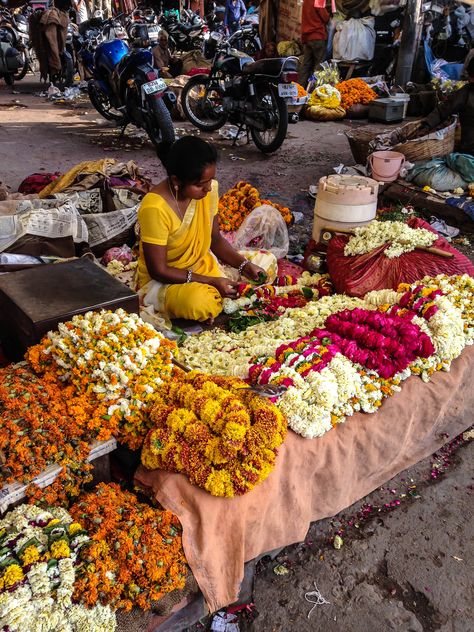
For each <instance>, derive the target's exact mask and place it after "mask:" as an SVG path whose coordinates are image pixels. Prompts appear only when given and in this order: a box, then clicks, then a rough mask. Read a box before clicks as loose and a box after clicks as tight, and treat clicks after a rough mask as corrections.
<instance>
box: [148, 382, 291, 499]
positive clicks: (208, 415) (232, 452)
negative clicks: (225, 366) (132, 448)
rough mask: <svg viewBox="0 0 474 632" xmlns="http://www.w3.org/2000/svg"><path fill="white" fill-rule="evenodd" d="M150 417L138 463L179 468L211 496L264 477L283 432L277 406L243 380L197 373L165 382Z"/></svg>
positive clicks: (241, 489) (233, 493) (237, 491)
mask: <svg viewBox="0 0 474 632" xmlns="http://www.w3.org/2000/svg"><path fill="white" fill-rule="evenodd" d="M151 418H152V420H153V422H154V424H155V428H154V429H153V430H151V431H150V433H149V434H148V436H147V438H146V441H145V445H144V447H143V450H142V463H143V465H144V466H145V467H146V468H148V469H157V468H160V469H165V470H170V471H174V472H183V473H185V474H186V475H187V476H188V478H189V480H190V482H191V483H192V484H194V485H198V486H199V487H202V488H203V489H205V490H207V491H208V492H209V493H211V494H212V495H213V496H226V497H232V496H236V495H241V494H245V493H246V492H248V491H250V490H251V489H253V488H254V487H255V485H258V484H259V483H260V482H262V481H263V480H265V479H266V478H267V476H268V475H269V474H270V472H271V471H272V469H273V467H274V464H275V459H276V455H277V449H278V447H279V446H280V445H281V444H282V442H283V440H284V438H285V436H286V420H285V418H284V417H283V415H282V414H281V413H280V411H279V410H278V409H277V408H276V407H275V406H274V405H273V404H272V403H270V402H268V401H267V400H265V399H262V398H260V397H258V396H256V395H254V394H253V393H252V392H250V391H249V390H248V388H247V385H246V384H245V383H244V382H242V381H241V380H237V379H232V378H217V377H210V376H208V375H204V374H200V373H197V372H191V373H189V374H183V375H182V377H181V380H180V381H176V382H173V383H169V384H167V385H164V386H163V387H162V388H161V389H160V394H159V396H158V397H157V400H156V403H155V406H154V407H153V410H152V413H151Z"/></svg>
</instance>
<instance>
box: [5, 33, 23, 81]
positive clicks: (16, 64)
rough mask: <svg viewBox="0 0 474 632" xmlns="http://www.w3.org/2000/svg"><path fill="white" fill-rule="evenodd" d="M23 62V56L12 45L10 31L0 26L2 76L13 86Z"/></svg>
mask: <svg viewBox="0 0 474 632" xmlns="http://www.w3.org/2000/svg"><path fill="white" fill-rule="evenodd" d="M22 63H23V58H22V55H21V53H20V51H18V50H17V49H16V48H14V47H13V46H12V45H11V41H10V33H9V32H8V31H7V30H6V29H4V28H2V27H0V78H1V79H4V80H5V83H6V84H7V85H9V86H12V85H13V83H14V81H15V78H16V76H17V75H18V73H19V71H20V69H21V67H22Z"/></svg>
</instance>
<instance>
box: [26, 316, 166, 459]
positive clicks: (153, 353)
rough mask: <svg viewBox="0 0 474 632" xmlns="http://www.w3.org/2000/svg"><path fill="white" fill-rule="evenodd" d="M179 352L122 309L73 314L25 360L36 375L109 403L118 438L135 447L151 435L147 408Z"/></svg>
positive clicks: (99, 401) (110, 415)
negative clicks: (70, 318) (148, 430)
mask: <svg viewBox="0 0 474 632" xmlns="http://www.w3.org/2000/svg"><path fill="white" fill-rule="evenodd" d="M175 350H176V343H174V342H171V341H169V340H167V339H166V338H164V337H163V336H162V335H161V334H159V333H158V332H157V331H156V330H155V329H154V328H153V327H152V326H151V325H148V324H147V323H145V322H143V321H142V320H141V319H140V318H139V317H138V316H137V315H136V314H128V313H127V312H125V311H124V310H122V309H118V310H117V311H115V312H106V311H101V312H88V313H87V314H84V315H80V316H74V318H73V319H72V320H71V321H69V322H67V323H62V324H60V325H59V331H58V332H49V333H48V334H47V336H45V337H44V338H43V340H42V341H41V343H40V344H39V345H36V346H35V347H32V348H31V349H29V351H28V353H27V359H28V361H29V362H30V364H31V365H32V366H33V368H34V369H35V370H36V371H37V372H38V373H45V374H50V375H52V376H54V377H55V378H57V379H59V380H62V381H64V382H67V383H70V384H72V385H73V386H74V390H75V392H76V393H77V394H79V395H85V396H88V397H90V398H91V399H92V401H95V402H97V403H98V404H99V403H103V404H106V405H107V415H108V416H109V417H113V418H114V419H115V420H116V421H117V426H118V437H119V438H120V439H122V440H123V441H124V442H125V443H127V445H128V446H129V447H130V448H132V449H137V448H139V447H140V446H141V444H142V442H143V438H144V436H145V434H146V431H147V428H146V427H145V426H144V423H145V421H146V410H147V407H148V406H149V404H150V402H151V400H152V399H153V393H154V390H155V388H156V387H157V386H158V385H160V384H161V383H162V382H163V381H164V380H167V379H169V377H170V376H171V372H172V354H173V353H174V352H175Z"/></svg>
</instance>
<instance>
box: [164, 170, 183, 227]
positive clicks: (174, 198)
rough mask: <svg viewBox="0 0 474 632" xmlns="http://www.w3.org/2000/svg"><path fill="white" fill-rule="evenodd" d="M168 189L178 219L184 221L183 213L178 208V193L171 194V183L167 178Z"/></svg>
mask: <svg viewBox="0 0 474 632" xmlns="http://www.w3.org/2000/svg"><path fill="white" fill-rule="evenodd" d="M168 188H169V190H170V193H171V197H172V198H173V200H174V201H175V204H176V209H177V211H178V217H179V218H180V219H181V220H183V219H184V213H183V212H182V210H181V208H180V206H179V202H178V193H176V194H174V193H173V189H172V188H171V182H170V179H169V178H168Z"/></svg>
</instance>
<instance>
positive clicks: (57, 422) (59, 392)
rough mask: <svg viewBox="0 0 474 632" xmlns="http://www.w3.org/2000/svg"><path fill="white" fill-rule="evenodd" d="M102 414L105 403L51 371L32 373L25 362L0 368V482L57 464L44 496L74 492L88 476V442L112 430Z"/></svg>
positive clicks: (106, 436) (32, 475)
mask: <svg viewBox="0 0 474 632" xmlns="http://www.w3.org/2000/svg"><path fill="white" fill-rule="evenodd" d="M106 413H107V407H106V406H105V405H103V404H99V405H97V403H95V402H92V401H90V400H89V398H88V397H87V396H86V395H83V394H80V395H78V394H76V393H75V390H74V387H73V386H70V385H69V386H65V385H64V384H62V383H60V382H58V380H56V379H55V378H54V376H50V375H45V376H38V375H36V374H35V373H34V372H33V371H32V370H31V368H30V367H28V366H27V365H26V363H24V362H22V363H19V364H14V365H10V366H8V367H5V368H3V369H0V455H1V459H0V486H3V485H5V484H6V483H11V482H13V481H17V482H20V483H30V482H31V481H32V479H34V478H35V477H36V476H38V475H39V474H40V473H41V472H43V471H44V470H45V469H46V467H48V466H49V465H52V464H57V465H60V466H62V468H63V469H62V471H61V473H60V474H59V475H58V479H57V483H56V484H55V485H54V487H53V488H52V489H50V490H48V494H49V497H48V501H50V502H54V501H56V500H58V499H61V498H67V497H74V496H77V495H78V494H79V491H80V487H81V485H82V484H83V483H84V482H87V480H89V479H90V478H91V476H90V470H91V465H90V464H89V463H88V462H87V458H88V456H89V453H90V444H91V443H92V442H93V441H95V440H100V441H101V440H107V439H110V438H111V437H112V435H113V434H114V433H115V431H116V428H117V426H116V423H115V422H114V420H113V419H111V418H109V416H108V415H107V414H106ZM29 491H30V492H31V493H32V494H33V489H31V490H29Z"/></svg>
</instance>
